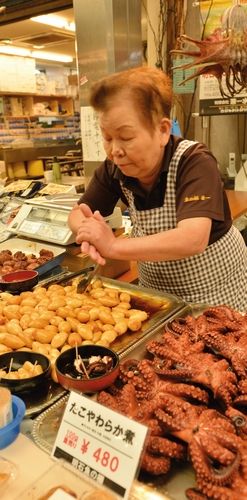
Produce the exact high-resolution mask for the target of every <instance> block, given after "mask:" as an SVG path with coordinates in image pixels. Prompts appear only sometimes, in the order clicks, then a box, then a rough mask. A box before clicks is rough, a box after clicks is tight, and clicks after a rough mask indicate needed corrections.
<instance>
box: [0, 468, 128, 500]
mask: <svg viewBox="0 0 247 500" xmlns="http://www.w3.org/2000/svg"><path fill="white" fill-rule="evenodd" d="M0 498H1V496H0ZM117 498H119V497H117V496H116V495H115V494H114V493H112V492H111V491H108V490H107V489H106V488H105V487H104V486H101V485H100V484H95V482H94V481H92V480H90V479H89V478H88V477H87V476H86V475H84V474H81V473H79V472H78V471H77V470H76V469H74V468H73V467H72V466H70V465H69V464H66V463H64V462H63V461H62V460H59V461H56V462H54V465H53V466H51V467H49V469H47V471H46V472H45V473H44V474H43V475H42V476H40V477H39V478H37V479H36V480H35V482H34V483H33V484H32V485H31V486H29V488H28V489H27V490H25V491H23V493H22V494H21V495H19V497H18V500H73V499H77V500H117Z"/></svg>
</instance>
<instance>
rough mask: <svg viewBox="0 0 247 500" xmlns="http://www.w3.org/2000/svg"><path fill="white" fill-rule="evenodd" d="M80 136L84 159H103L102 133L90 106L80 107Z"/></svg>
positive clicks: (104, 156)
mask: <svg viewBox="0 0 247 500" xmlns="http://www.w3.org/2000/svg"><path fill="white" fill-rule="evenodd" d="M81 138H82V146H83V160H84V161H104V160H105V158H106V153H105V150H104V148H103V142H102V135H101V130H100V127H99V122H98V117H97V114H96V113H95V111H94V109H93V108H92V107H91V106H82V107H81Z"/></svg>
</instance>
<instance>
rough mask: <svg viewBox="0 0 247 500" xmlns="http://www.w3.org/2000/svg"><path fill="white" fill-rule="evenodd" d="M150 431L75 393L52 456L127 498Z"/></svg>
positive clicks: (66, 409) (69, 401) (68, 405)
mask: <svg viewBox="0 0 247 500" xmlns="http://www.w3.org/2000/svg"><path fill="white" fill-rule="evenodd" d="M147 432H148V427H146V426H144V425H142V424H140V423H139V422H136V421H135V420H131V419H129V418H127V417H125V416H124V415H121V414H119V413H117V412H115V411H113V410H111V409H109V408H106V407H105V406H102V405H100V404H99V403H97V402H95V401H93V400H92V399H89V398H87V397H85V396H83V395H81V394H79V393H76V392H73V391H72V392H71V393H70V396H69V399H68V403H67V405H66V408H65V412H64V415H63V419H62V422H61V425H60V427H59V431H58V434H57V438H56V442H55V445H54V447H53V450H52V455H53V456H54V457H55V458H60V459H63V460H65V461H66V462H68V463H69V464H71V465H72V466H73V467H75V468H76V469H77V470H78V471H79V472H81V473H83V474H85V475H87V476H88V477H89V479H92V480H94V481H95V482H96V483H98V485H102V486H104V487H106V488H108V489H110V490H111V491H112V492H113V493H116V494H117V495H118V496H119V497H120V498H126V499H127V498H129V492H130V488H131V486H132V482H133V480H134V478H135V475H136V471H137V467H138V464H139V460H140V455H141V453H142V450H143V446H144V441H145V439H146V436H147Z"/></svg>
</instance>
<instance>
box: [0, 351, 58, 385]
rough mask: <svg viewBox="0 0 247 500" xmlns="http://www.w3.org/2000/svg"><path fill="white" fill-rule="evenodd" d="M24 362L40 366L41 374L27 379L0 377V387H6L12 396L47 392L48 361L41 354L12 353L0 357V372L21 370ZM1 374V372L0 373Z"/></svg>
mask: <svg viewBox="0 0 247 500" xmlns="http://www.w3.org/2000/svg"><path fill="white" fill-rule="evenodd" d="M25 361H30V363H32V364H35V363H36V364H39V365H41V367H42V369H43V372H42V373H40V374H39V375H35V376H33V377H29V378H19V379H9V378H4V377H1V376H0V386H2V387H7V388H8V389H9V390H10V391H11V393H12V394H17V395H21V394H22V393H23V394H24V393H33V392H36V391H37V392H43V391H48V388H49V382H50V373H51V364H50V360H49V359H48V358H47V357H46V356H44V355H43V354H40V353H36V352H29V351H13V352H7V353H5V354H1V355H0V370H5V371H8V370H9V367H10V366H11V372H14V371H17V370H18V369H19V368H21V367H22V366H23V365H24V363H25ZM0 373H1V372H0Z"/></svg>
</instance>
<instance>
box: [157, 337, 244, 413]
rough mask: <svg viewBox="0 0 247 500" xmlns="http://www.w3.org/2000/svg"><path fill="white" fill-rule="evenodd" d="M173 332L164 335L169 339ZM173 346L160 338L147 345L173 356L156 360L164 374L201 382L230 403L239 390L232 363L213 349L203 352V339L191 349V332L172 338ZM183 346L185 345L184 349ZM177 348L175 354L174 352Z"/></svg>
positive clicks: (162, 374) (165, 355) (160, 373)
mask: <svg viewBox="0 0 247 500" xmlns="http://www.w3.org/2000/svg"><path fill="white" fill-rule="evenodd" d="M169 337H172V334H170V333H169V334H168V333H167V332H165V334H163V336H162V338H163V339H166V340H168V339H169ZM171 343H172V349H170V350H169V349H168V348H167V347H166V346H164V345H163V343H162V342H160V341H155V340H154V341H151V342H149V343H148V344H147V349H148V351H149V352H151V353H152V354H153V355H155V356H158V357H160V358H162V359H165V360H166V359H169V360H170V361H172V362H173V363H172V364H170V365H169V367H168V368H167V364H166V363H164V365H163V366H162V362H159V363H156V368H155V371H156V372H157V373H158V374H159V375H160V376H162V377H167V378H174V377H175V378H176V379H178V380H183V381H188V380H190V381H191V382H197V383H199V384H202V385H204V386H205V387H208V388H209V389H211V391H212V392H213V394H214V396H215V398H219V399H221V400H222V401H223V403H224V404H225V405H226V406H229V405H230V404H231V402H232V399H233V397H234V396H235V395H236V394H237V385H236V384H237V378H236V376H235V374H234V373H233V372H231V371H230V370H229V368H230V366H229V363H228V362H227V361H226V360H225V359H221V360H219V359H218V358H217V357H216V356H214V355H213V354H210V353H206V352H203V347H202V344H201V343H200V342H197V343H196V344H195V345H194V350H191V351H189V345H190V343H191V342H190V341H189V339H188V336H187V334H186V335H181V336H180V337H179V338H176V339H175V338H174V337H173V338H172V342H171ZM183 346H185V349H184V350H183ZM174 351H175V354H174Z"/></svg>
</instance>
